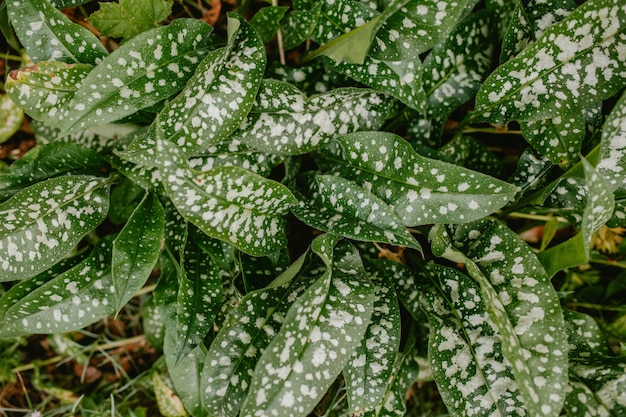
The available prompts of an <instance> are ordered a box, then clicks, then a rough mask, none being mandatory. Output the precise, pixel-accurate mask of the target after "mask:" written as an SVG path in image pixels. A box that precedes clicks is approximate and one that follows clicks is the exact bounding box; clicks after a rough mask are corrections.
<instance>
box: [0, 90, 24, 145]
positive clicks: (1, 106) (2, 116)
mask: <svg viewBox="0 0 626 417" xmlns="http://www.w3.org/2000/svg"><path fill="white" fill-rule="evenodd" d="M23 120H24V110H22V108H21V107H18V106H17V105H16V104H15V103H14V102H13V100H11V98H9V96H7V95H6V94H2V95H0V143H3V142H6V141H7V140H9V139H10V138H11V137H12V136H13V134H14V133H15V132H17V131H18V130H20V129H21V127H22V121H23Z"/></svg>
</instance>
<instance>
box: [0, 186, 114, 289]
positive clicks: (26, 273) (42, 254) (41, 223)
mask: <svg viewBox="0 0 626 417" xmlns="http://www.w3.org/2000/svg"><path fill="white" fill-rule="evenodd" d="M110 183H111V181H110V180H108V179H107V178H98V177H91V176H63V177H58V178H51V179H49V180H46V181H41V182H39V183H37V184H35V185H32V186H30V187H28V188H25V189H23V190H22V191H20V192H18V193H17V194H15V195H14V196H13V197H11V198H10V199H8V200H7V201H5V202H4V203H2V204H0V218H2V219H3V227H2V229H1V230H0V259H1V260H2V262H1V263H0V281H13V280H18V279H22V278H28V277H32V276H33V275H36V274H38V273H39V272H41V271H44V270H45V269H47V268H49V267H50V266H52V265H54V264H56V263H57V262H58V261H59V260H60V259H61V258H62V257H63V256H65V255H66V254H67V253H68V252H69V251H70V250H71V249H72V248H73V247H74V245H76V244H77V243H78V242H79V241H80V239H81V238H82V237H83V236H85V235H86V234H87V233H89V232H90V231H91V230H93V229H94V228H95V227H96V226H98V225H99V224H100V222H102V220H104V218H105V217H106V213H107V209H108V206H109V185H110Z"/></svg>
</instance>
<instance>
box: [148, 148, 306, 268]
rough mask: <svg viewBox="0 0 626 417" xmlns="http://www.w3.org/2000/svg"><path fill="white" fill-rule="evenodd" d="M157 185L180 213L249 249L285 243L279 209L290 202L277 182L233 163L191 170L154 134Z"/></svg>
mask: <svg viewBox="0 0 626 417" xmlns="http://www.w3.org/2000/svg"><path fill="white" fill-rule="evenodd" d="M157 153H158V155H159V158H160V161H159V163H160V164H161V165H160V167H159V172H160V173H161V177H162V178H163V186H164V187H165V189H166V191H167V194H168V195H169V197H170V198H171V199H172V202H173V203H174V206H176V209H177V210H178V211H179V212H180V213H181V214H182V215H183V217H185V219H186V220H187V221H189V222H191V223H193V224H195V225H196V226H198V228H200V230H202V231H203V232H204V233H206V234H207V235H209V236H211V237H215V238H217V239H220V240H224V241H226V242H229V243H231V244H232V245H234V246H236V247H237V248H238V249H240V250H242V251H243V252H246V253H248V254H250V255H257V256H260V255H265V254H268V253H271V252H275V251H277V250H279V249H281V248H282V247H283V246H284V245H285V244H286V237H285V230H284V220H283V219H282V215H283V214H284V213H286V211H287V210H288V209H289V207H290V206H291V205H293V204H294V203H295V201H294V197H293V195H292V194H291V192H289V190H288V189H287V188H286V187H285V186H284V185H282V184H280V183H277V182H275V181H271V180H268V179H265V178H263V177H261V176H259V175H256V174H253V173H251V172H249V171H246V170H245V169H243V168H239V167H218V168H215V169H213V170H211V171H208V172H202V173H196V172H193V171H192V170H190V169H189V168H187V166H186V163H187V162H186V160H185V159H184V158H183V157H182V155H181V154H180V151H179V150H178V148H177V147H175V146H174V145H173V144H171V143H170V142H166V141H163V140H157Z"/></svg>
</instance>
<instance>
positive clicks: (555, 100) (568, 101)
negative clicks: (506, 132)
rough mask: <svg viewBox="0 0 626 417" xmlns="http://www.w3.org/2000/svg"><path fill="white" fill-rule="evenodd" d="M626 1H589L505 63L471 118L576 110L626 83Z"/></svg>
mask: <svg viewBox="0 0 626 417" xmlns="http://www.w3.org/2000/svg"><path fill="white" fill-rule="evenodd" d="M625 45H626V5H617V4H616V3H615V1H613V0H588V1H586V2H585V3H583V4H582V5H581V6H580V7H578V8H577V9H576V10H575V11H574V12H573V13H572V14H570V15H569V16H568V17H567V18H565V19H564V20H563V21H561V22H559V23H557V24H555V25H553V26H551V27H550V28H548V29H547V30H546V31H545V32H544V33H543V35H542V36H541V38H539V39H538V40H537V42H535V43H533V44H532V45H530V46H529V47H527V48H526V49H524V51H522V52H521V53H520V54H519V55H518V56H517V57H516V58H515V59H513V60H511V61H509V62H507V63H505V64H504V65H502V66H500V67H499V68H498V69H497V70H496V71H494V72H493V73H492V74H491V75H490V76H489V78H487V80H486V81H485V83H484V84H483V86H482V88H481V89H480V91H479V92H478V95H477V97H476V110H475V112H476V114H475V115H473V116H470V120H472V119H477V118H481V119H486V120H489V121H490V122H494V123H507V122H508V121H510V120H518V121H532V120H537V119H540V118H547V117H554V116H557V115H560V114H571V113H573V112H575V111H580V110H582V109H583V108H586V107H589V106H590V105H592V104H594V103H599V102H600V101H602V100H604V99H606V98H608V97H611V96H612V95H613V94H615V92H617V91H619V90H620V89H621V88H623V87H624V86H625V85H626V78H624V77H623V76H619V75H618V76H616V75H615V74H621V73H623V72H624V71H626V60H624V58H623V53H622V52H621V51H622V50H623V49H624V48H625Z"/></svg>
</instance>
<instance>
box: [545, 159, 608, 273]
mask: <svg viewBox="0 0 626 417" xmlns="http://www.w3.org/2000/svg"><path fill="white" fill-rule="evenodd" d="M581 162H582V165H583V168H584V172H585V180H584V183H585V184H584V185H586V187H584V188H582V190H583V191H586V194H587V196H586V202H585V206H584V209H583V211H582V213H581V214H582V216H580V214H579V216H580V217H581V220H580V232H579V233H578V234H576V235H575V236H574V237H572V238H570V239H569V240H566V241H565V242H563V243H560V244H558V245H556V246H553V247H551V248H549V249H547V250H545V251H543V252H540V253H539V255H538V256H539V259H540V260H541V263H542V264H543V266H544V268H545V269H546V272H547V273H548V275H549V276H552V275H554V274H555V273H557V272H558V271H560V270H562V269H564V268H569V267H573V266H577V265H580V264H582V263H585V262H587V261H588V259H589V242H590V241H591V236H592V235H593V233H594V232H595V231H596V230H598V229H599V228H600V227H601V226H602V225H603V224H605V223H606V222H607V221H609V219H610V218H611V215H612V214H613V209H614V207H615V198H614V196H613V193H612V192H611V188H610V186H609V185H608V184H607V182H606V181H605V180H604V178H602V176H600V174H598V172H597V171H596V170H595V169H594V168H593V167H592V166H591V164H590V163H589V162H587V160H586V159H584V158H583V159H582V161H581ZM573 180H574V179H569V181H573ZM566 181H568V180H566ZM560 191H561V190H560V189H559V188H558V187H557V189H556V190H555V193H557V194H559V193H560ZM579 213H580V211H579Z"/></svg>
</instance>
